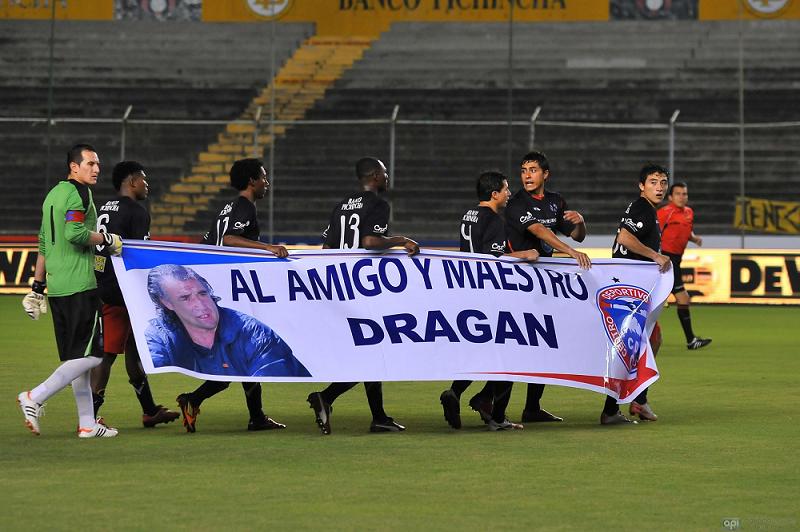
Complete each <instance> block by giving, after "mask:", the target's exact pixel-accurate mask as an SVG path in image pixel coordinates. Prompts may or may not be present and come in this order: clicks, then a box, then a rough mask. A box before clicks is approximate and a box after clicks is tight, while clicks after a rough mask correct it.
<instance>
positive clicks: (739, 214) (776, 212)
mask: <svg viewBox="0 0 800 532" xmlns="http://www.w3.org/2000/svg"><path fill="white" fill-rule="evenodd" d="M733 226H734V227H736V228H737V229H746V230H748V231H758V232H760V233H777V234H791V235H796V234H800V203H798V202H794V201H772V200H766V199H756V198H742V197H739V198H736V214H735V215H734V219H733Z"/></svg>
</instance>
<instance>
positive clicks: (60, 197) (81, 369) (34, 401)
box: [17, 144, 122, 438]
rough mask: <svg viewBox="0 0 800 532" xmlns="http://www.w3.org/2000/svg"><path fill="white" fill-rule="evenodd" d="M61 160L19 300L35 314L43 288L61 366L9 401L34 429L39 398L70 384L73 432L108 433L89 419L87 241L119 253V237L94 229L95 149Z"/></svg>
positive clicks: (92, 284)
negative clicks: (30, 277)
mask: <svg viewBox="0 0 800 532" xmlns="http://www.w3.org/2000/svg"><path fill="white" fill-rule="evenodd" d="M67 167H68V172H69V173H68V175H67V179H65V180H63V181H60V182H59V183H58V184H57V185H56V186H55V187H53V188H52V189H51V190H50V192H49V193H48V194H47V197H46V198H45V200H44V203H43V204H42V224H41V228H40V229H39V255H38V257H37V258H36V269H35V272H34V281H33V286H32V290H31V292H30V293H29V294H28V295H26V296H25V297H24V298H23V300H22V306H23V308H24V309H25V312H27V313H28V315H29V316H30V317H31V318H32V319H34V320H37V319H39V315H40V314H41V313H44V312H47V303H46V301H45V295H44V292H45V288H46V289H47V296H48V299H49V300H50V309H51V310H52V314H53V328H54V329H55V336H56V346H57V348H58V356H59V359H60V360H61V365H60V366H58V368H56V370H55V371H54V372H53V373H52V374H51V375H50V376H49V377H48V378H47V379H46V380H45V381H44V382H42V383H41V384H39V385H38V386H36V387H35V388H33V389H32V390H30V391H24V392H21V393H20V394H19V395H18V396H17V403H18V404H19V406H20V408H21V409H22V415H23V417H24V419H25V425H26V426H27V427H28V429H29V430H30V431H31V432H32V433H33V434H35V435H39V434H40V425H39V418H40V416H41V414H42V412H43V407H44V402H45V401H46V400H47V399H49V398H50V397H52V396H53V395H55V394H56V393H58V392H59V391H61V390H63V389H64V388H66V387H67V386H68V385H70V384H71V385H72V392H73V395H74V396H75V404H76V406H77V408H78V436H79V437H80V438H110V437H114V436H116V435H117V430H116V429H113V428H109V427H106V426H104V425H102V424H100V423H97V422H96V420H95V416H94V408H93V405H92V388H91V384H90V379H91V377H90V376H91V370H92V368H94V367H96V366H97V365H98V364H100V361H101V360H102V357H103V350H102V347H101V345H100V335H99V332H100V330H101V329H102V323H101V321H100V320H102V318H101V316H100V313H99V310H100V298H99V297H98V295H97V281H96V280H95V276H94V251H95V246H103V247H104V248H106V249H107V250H108V251H109V253H111V254H112V255H119V254H120V253H121V252H122V240H121V239H120V237H119V236H118V235H116V234H113V233H98V232H96V231H95V227H96V225H97V211H96V209H95V206H94V201H93V200H92V192H91V190H90V187H91V186H92V185H94V184H96V183H97V177H98V175H99V174H100V158H99V157H98V156H97V151H96V150H95V149H94V148H93V147H92V146H90V145H89V144H76V145H75V146H73V147H72V148H70V150H69V152H67Z"/></svg>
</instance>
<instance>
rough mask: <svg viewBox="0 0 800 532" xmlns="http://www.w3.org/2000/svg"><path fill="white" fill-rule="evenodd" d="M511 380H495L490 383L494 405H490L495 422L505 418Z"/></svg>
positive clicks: (511, 384) (509, 397)
mask: <svg viewBox="0 0 800 532" xmlns="http://www.w3.org/2000/svg"><path fill="white" fill-rule="evenodd" d="M513 385H514V383H513V382H506V381H495V382H494V383H492V389H493V392H494V406H493V407H492V419H493V420H494V421H496V422H497V423H502V422H503V421H505V420H506V408H507V407H508V402H509V401H510V400H511V387H512V386H513Z"/></svg>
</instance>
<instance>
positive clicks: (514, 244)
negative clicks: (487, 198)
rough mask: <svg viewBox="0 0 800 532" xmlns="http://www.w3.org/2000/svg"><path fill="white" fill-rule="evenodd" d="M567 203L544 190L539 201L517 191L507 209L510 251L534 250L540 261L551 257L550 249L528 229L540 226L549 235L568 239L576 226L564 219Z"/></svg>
mask: <svg viewBox="0 0 800 532" xmlns="http://www.w3.org/2000/svg"><path fill="white" fill-rule="evenodd" d="M566 210H567V202H566V201H564V198H562V197H561V194H559V193H558V192H550V191H549V190H545V192H544V195H543V196H542V197H540V198H536V197H534V196H531V195H530V194H528V193H527V192H525V190H524V189H522V190H519V191H517V193H516V194H514V195H513V196H512V197H511V199H510V200H508V205H507V206H506V212H505V218H506V231H507V233H508V244H509V251H524V250H528V249H535V250H536V251H538V252H539V255H541V256H542V257H552V256H553V248H552V247H550V245H549V244H547V243H546V242H542V241H541V240H539V239H538V238H537V237H536V236H534V234H533V233H531V232H530V231H528V227H530V226H532V225H533V224H542V225H543V226H545V227H547V228H548V229H550V230H551V231H553V232H554V233H555V232H560V233H562V234H564V235H569V234H570V233H572V231H573V230H574V229H575V224H573V223H571V222H569V221H567V220H565V219H564V211H566Z"/></svg>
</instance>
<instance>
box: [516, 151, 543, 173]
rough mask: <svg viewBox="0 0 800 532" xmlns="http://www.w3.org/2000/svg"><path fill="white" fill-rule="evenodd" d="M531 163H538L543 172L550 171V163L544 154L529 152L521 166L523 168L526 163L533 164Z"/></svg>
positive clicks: (520, 163)
mask: <svg viewBox="0 0 800 532" xmlns="http://www.w3.org/2000/svg"><path fill="white" fill-rule="evenodd" d="M531 162H535V163H537V164H538V165H539V168H541V169H542V172H549V171H550V161H548V160H547V155H545V154H544V152H541V151H529V152H528V153H526V154H525V156H524V157H523V158H522V160H521V161H520V162H519V165H520V166H522V165H523V164H525V163H531Z"/></svg>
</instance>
